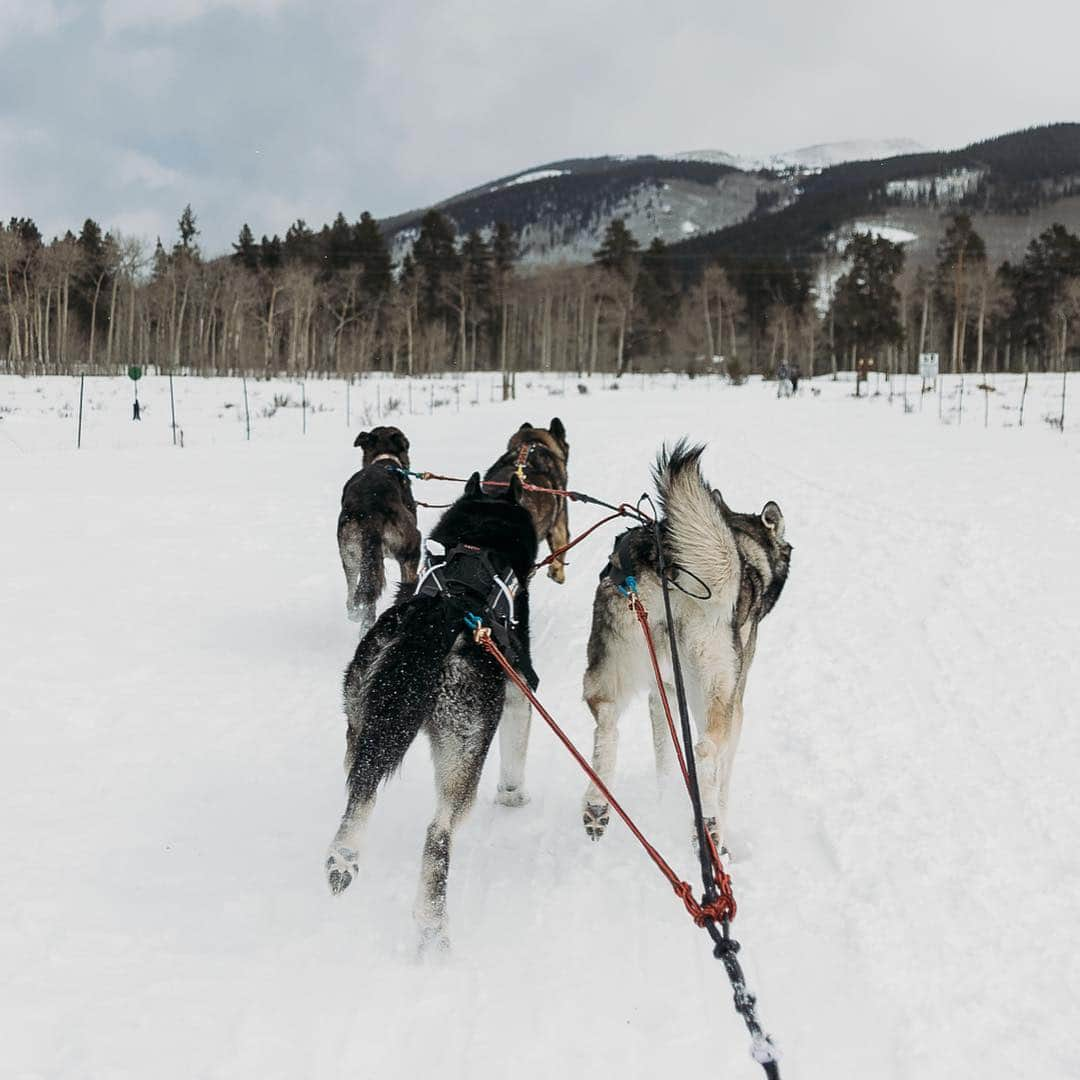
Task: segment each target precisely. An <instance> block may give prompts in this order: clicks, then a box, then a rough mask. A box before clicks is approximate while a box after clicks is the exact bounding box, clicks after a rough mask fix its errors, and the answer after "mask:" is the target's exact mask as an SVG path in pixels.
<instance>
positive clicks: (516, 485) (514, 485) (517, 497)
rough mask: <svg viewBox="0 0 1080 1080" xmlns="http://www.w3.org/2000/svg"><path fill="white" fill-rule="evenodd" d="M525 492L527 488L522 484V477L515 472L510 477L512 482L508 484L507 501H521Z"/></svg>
mask: <svg viewBox="0 0 1080 1080" xmlns="http://www.w3.org/2000/svg"><path fill="white" fill-rule="evenodd" d="M524 494H525V489H524V488H523V487H522V486H521V477H520V476H518V474H517V473H514V474H513V475H512V476H511V477H510V483H509V484H508V485H507V486H506V500H507V502H512V503H519V502H521V497H522V496H523V495H524Z"/></svg>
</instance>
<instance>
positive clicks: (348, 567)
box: [338, 522, 363, 622]
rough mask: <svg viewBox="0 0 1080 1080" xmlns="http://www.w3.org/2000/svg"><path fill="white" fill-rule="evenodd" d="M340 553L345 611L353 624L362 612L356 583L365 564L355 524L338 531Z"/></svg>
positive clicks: (358, 532)
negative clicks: (343, 574) (357, 602)
mask: <svg viewBox="0 0 1080 1080" xmlns="http://www.w3.org/2000/svg"><path fill="white" fill-rule="evenodd" d="M338 551H339V552H340V554H341V568H342V570H344V571H345V610H346V612H347V613H348V616H349V618H350V619H351V620H352V621H353V622H358V621H359V620H360V612H359V610H358V609H357V606H356V583H357V579H358V578H359V576H360V567H361V564H362V562H363V549H362V548H361V545H360V530H359V529H358V528H357V527H356V525H355V524H353V523H351V522H350V523H348V524H345V525H343V526H342V527H341V528H340V529H339V530H338Z"/></svg>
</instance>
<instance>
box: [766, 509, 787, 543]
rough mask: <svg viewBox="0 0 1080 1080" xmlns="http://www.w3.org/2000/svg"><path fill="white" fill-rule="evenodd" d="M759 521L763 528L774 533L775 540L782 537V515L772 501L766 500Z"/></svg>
mask: <svg viewBox="0 0 1080 1080" xmlns="http://www.w3.org/2000/svg"><path fill="white" fill-rule="evenodd" d="M761 521H762V523H763V524H764V526H765V528H766V529H768V530H769V532H771V533H775V534H776V539H777V540H783V539H784V515H783V514H782V513H781V512H780V507H779V506H777V504H776V503H774V502H767V503H766V504H765V506H764V508H763V509H762V511H761Z"/></svg>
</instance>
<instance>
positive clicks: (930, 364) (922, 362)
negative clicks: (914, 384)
mask: <svg viewBox="0 0 1080 1080" xmlns="http://www.w3.org/2000/svg"><path fill="white" fill-rule="evenodd" d="M919 375H920V377H921V378H923V379H936V378H937V377H938V354H937V353H936V352H924V353H919Z"/></svg>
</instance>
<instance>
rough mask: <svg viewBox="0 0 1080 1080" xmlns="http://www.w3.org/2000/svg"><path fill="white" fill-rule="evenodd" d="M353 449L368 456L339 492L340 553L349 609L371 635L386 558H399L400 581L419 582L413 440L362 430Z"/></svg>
mask: <svg viewBox="0 0 1080 1080" xmlns="http://www.w3.org/2000/svg"><path fill="white" fill-rule="evenodd" d="M353 445H354V446H359V447H360V448H361V449H362V450H363V451H364V467H363V468H362V469H361V470H360V472H358V473H353V475H352V476H351V477H350V478H349V482H348V483H347V484H346V485H345V489H344V490H343V491H342V493H341V514H340V515H339V516H338V527H337V538H338V551H339V552H340V553H341V565H342V568H343V569H344V571H345V607H346V609H347V610H348V613H349V618H350V619H352V620H353V621H354V622H358V623H360V629H361V633H365V634H366V633H367V631H368V630H369V629H370V628H371V625H372V624H373V623H374V622H375V603H376V601H377V600H378V599H379V597H380V596H381V595H382V591H383V589H384V588H385V586H386V572H385V569H384V567H383V559H384V558H386V557H390V558H393V559H397V562H398V565H399V566H400V567H401V580H402V581H413V582H415V581H416V576H417V570H418V568H419V564H420V531H419V530H418V529H417V527H416V502H415V501H414V500H413V494H412V487H411V486H410V484H409V477H408V476H407V475H406V472H405V471H406V470H407V469H408V468H409V440H408V439H407V438H406V437H405V435H404V433H403V432H402V431H401V429H400V428H396V427H377V428H372V429H371V431H361V432H360V434H359V435H357V436H356V441H355V442H354V443H353Z"/></svg>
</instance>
